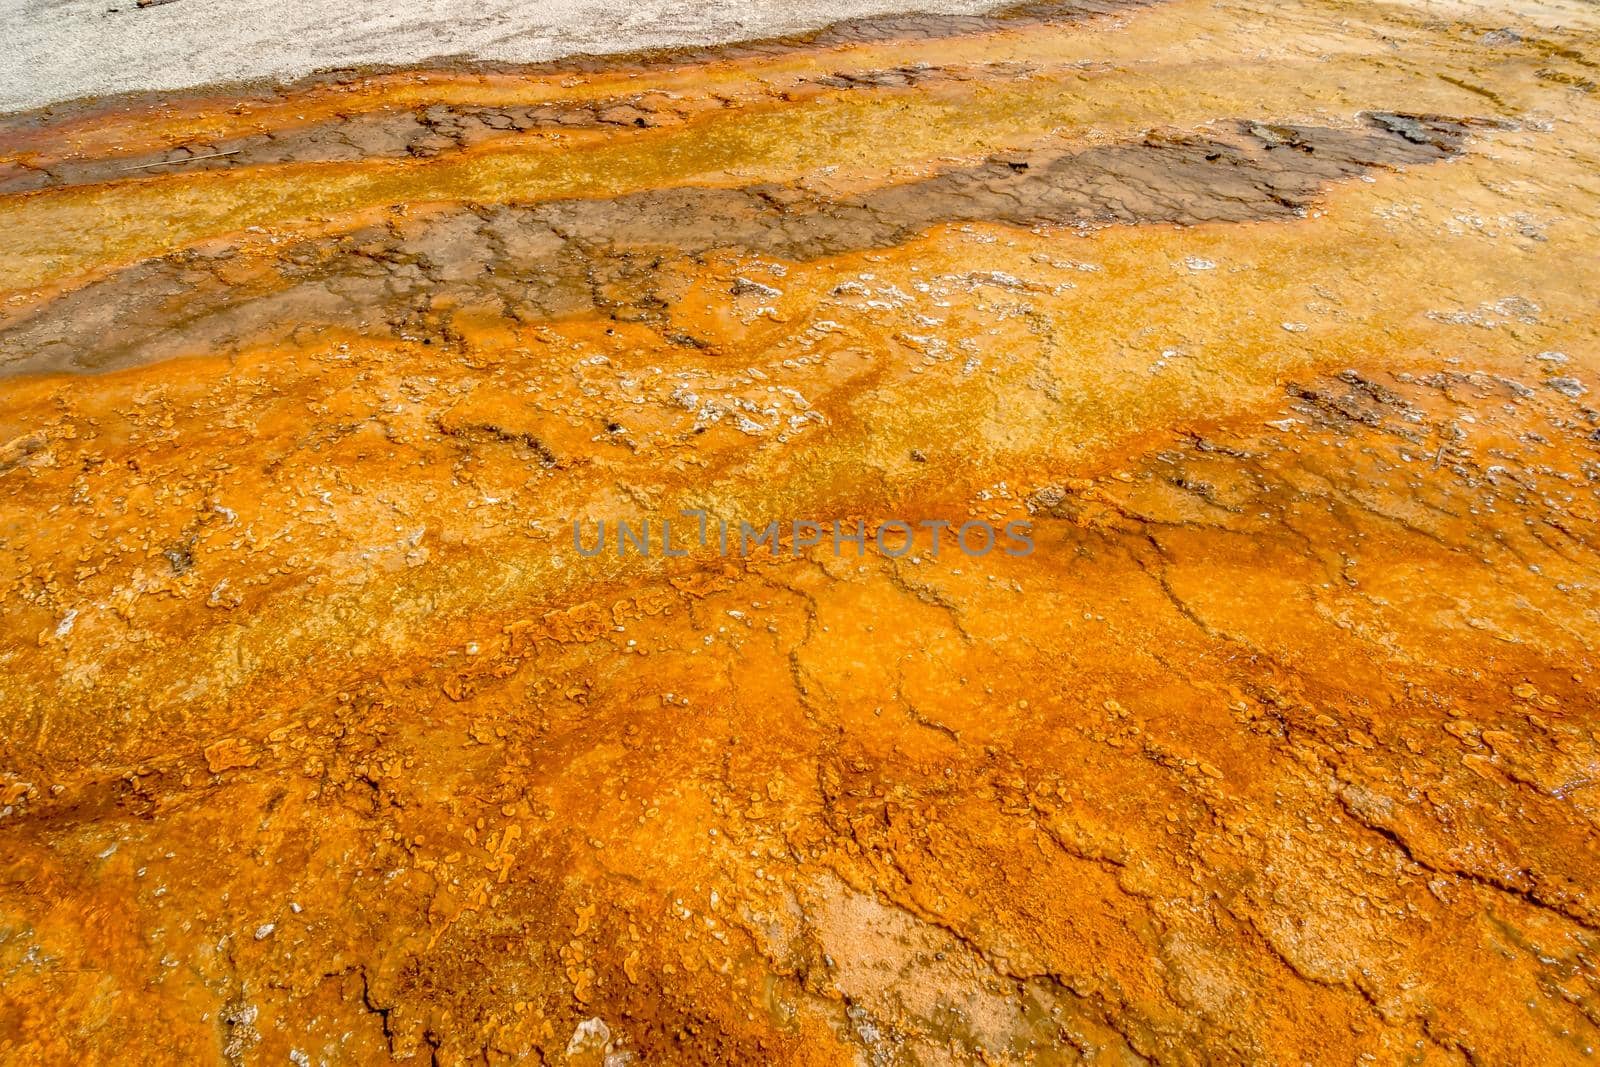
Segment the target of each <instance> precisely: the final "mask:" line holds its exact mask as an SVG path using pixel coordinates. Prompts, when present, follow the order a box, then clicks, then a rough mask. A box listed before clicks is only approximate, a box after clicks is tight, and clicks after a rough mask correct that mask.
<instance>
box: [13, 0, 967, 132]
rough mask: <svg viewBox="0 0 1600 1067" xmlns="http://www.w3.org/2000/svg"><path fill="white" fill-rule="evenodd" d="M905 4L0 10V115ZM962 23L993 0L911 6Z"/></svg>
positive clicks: (811, 22) (310, 1)
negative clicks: (83, 100)
mask: <svg viewBox="0 0 1600 1067" xmlns="http://www.w3.org/2000/svg"><path fill="white" fill-rule="evenodd" d="M907 6H908V5H907V3H906V0H782V2H778V0H754V2H752V0H690V2H672V0H636V2H633V3H626V4H621V3H616V2H614V0H537V2H536V0H472V2H468V0H420V2H415V3H406V4H397V3H393V2H390V0H270V2H263V3H238V2H236V0H172V2H169V3H165V4H161V5H158V6H154V7H148V8H139V7H137V6H136V5H135V2H134V0H0V35H3V38H4V40H5V41H6V45H5V51H6V52H7V53H8V55H7V57H6V61H5V62H4V63H0V111H17V110H22V109H26V108H32V107H39V106H42V105H45V104H50V103H54V102H56V101H60V100H70V99H74V98H77V97H83V96H91V95H100V94H105V93H115V92H125V91H129V90H140V89H179V88H186V87H191V86H196V85H206V84H210V83H214V82H234V81H244V80H251V79H257V78H292V77H295V76H298V75H303V74H309V73H311V72H313V71H316V70H321V69H326V68H329V67H339V66H346V65H351V64H368V63H378V64H387V63H409V62H414V61H417V60H421V59H429V58H433V57H439V56H455V55H464V56H471V57H474V58H480V59H490V60H507V61H514V62H518V61H522V62H526V61H537V60H544V59H553V58H557V57H560V56H565V55H573V54H578V53H606V52H626V51H633V50H636V49H642V48H656V47H664V46H670V45H676V44H708V43H714V42H720V41H732V40H746V39H751V38H758V37H766V36H772V35H779V34H785V33H793V32H797V31H801V30H806V29H811V28H814V27H818V26H823V25H826V24H827V23H829V22H833V21H835V20H838V19H844V18H851V17H855V16H861V15H875V14H883V13H887V12H893V11H897V10H905V9H906V7H907ZM911 6H914V7H915V8H916V9H917V10H922V11H930V12H938V13H975V12H980V11H984V10H988V9H991V8H994V7H996V6H997V5H996V3H995V2H994V0H920V2H918V3H915V4H914V5H911Z"/></svg>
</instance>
